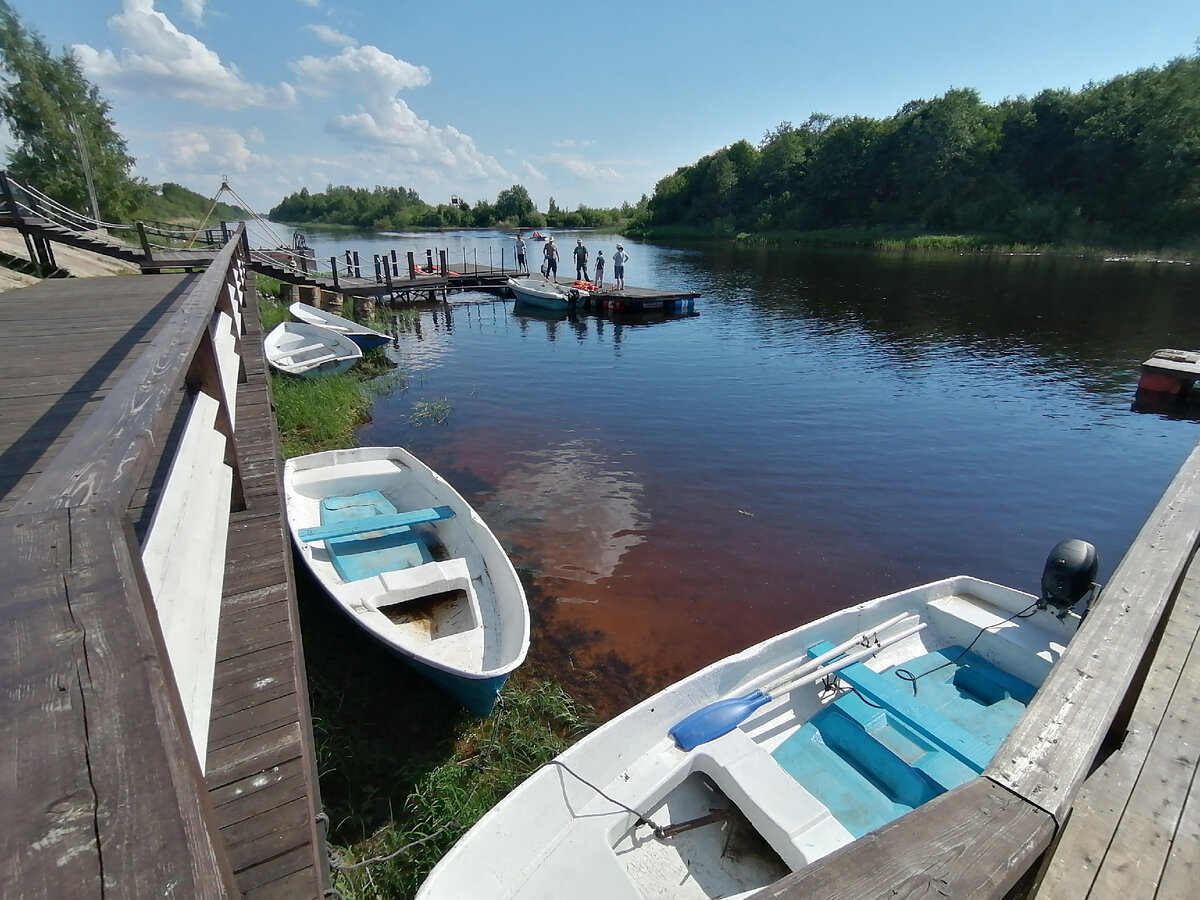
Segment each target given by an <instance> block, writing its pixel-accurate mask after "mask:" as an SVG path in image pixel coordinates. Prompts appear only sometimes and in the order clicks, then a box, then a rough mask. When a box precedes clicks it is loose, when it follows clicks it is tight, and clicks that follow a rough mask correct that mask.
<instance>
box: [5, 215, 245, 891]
mask: <svg viewBox="0 0 1200 900" xmlns="http://www.w3.org/2000/svg"><path fill="white" fill-rule="evenodd" d="M247 259H248V250H247V247H246V238H245V231H244V229H242V228H239V229H238V231H237V233H236V234H235V235H234V237H233V238H232V239H231V240H230V241H229V242H228V244H226V246H225V247H224V249H223V250H222V251H221V253H220V255H219V256H218V258H217V260H216V262H215V263H214V264H213V265H212V266H211V267H210V268H209V269H208V270H207V272H206V273H205V274H204V275H202V276H201V277H200V278H199V279H197V281H196V283H195V284H194V285H193V286H192V288H191V290H190V291H189V293H188V294H187V296H186V298H185V299H184V300H183V301H182V303H181V304H180V306H179V308H178V310H177V311H176V312H175V314H174V315H173V316H172V318H171V319H170V320H169V321H167V322H166V323H164V326H163V327H162V329H161V330H160V332H159V334H158V337H156V338H155V339H154V341H153V342H152V343H151V344H150V345H149V347H148V349H147V350H146V351H145V352H144V353H143V354H142V355H141V357H140V358H138V359H137V361H136V362H135V363H134V364H133V366H132V367H131V368H130V369H129V370H128V371H127V372H126V374H125V375H124V376H123V377H122V378H121V379H120V380H119V382H118V383H117V384H116V385H115V386H114V388H113V390H112V391H111V393H110V394H109V395H108V396H107V397H106V398H105V399H104V400H103V402H102V403H101V404H100V405H99V407H98V408H97V410H96V412H95V413H94V414H93V415H92V416H91V417H90V418H89V419H88V421H87V422H86V423H85V424H84V426H83V428H82V429H81V430H80V431H79V432H78V433H76V435H75V436H74V437H73V438H72V439H71V440H70V441H69V442H68V443H67V444H66V446H65V447H64V448H63V449H62V451H61V452H60V453H59V455H58V456H57V457H56V458H55V459H54V460H53V461H52V462H51V463H50V464H49V465H48V466H47V467H46V468H45V469H44V470H43V472H42V474H41V475H40V476H39V477H38V478H37V480H36V481H35V482H34V484H33V485H32V486H31V488H30V490H29V491H28V492H27V493H26V494H25V495H24V496H23V497H22V498H21V499H19V500H18V501H17V503H16V504H15V505H14V507H13V508H12V509H11V510H10V511H9V512H8V513H7V514H6V515H5V516H4V517H3V518H0V529H2V531H0V571H2V572H3V573H4V575H5V577H6V579H7V580H8V586H7V588H8V591H7V593H8V596H7V598H6V599H5V600H4V601H3V606H4V608H5V628H4V629H3V630H0V683H3V684H4V687H5V691H6V692H7V695H8V696H7V700H6V702H5V706H4V708H5V715H4V716H3V717H2V718H0V740H2V741H3V746H2V747H0V781H2V782H3V794H4V796H5V797H7V798H12V799H11V804H12V805H11V807H10V808H8V809H6V810H5V814H6V823H5V826H4V828H3V835H4V836H3V840H2V842H0V846H2V853H0V895H3V896H24V897H80V896H96V897H100V896H107V891H106V888H107V889H112V888H114V887H118V886H119V887H118V892H119V893H121V894H122V895H124V896H180V897H217V898H220V897H232V896H237V893H238V892H237V889H236V887H235V884H234V879H233V874H232V868H231V866H230V864H229V860H228V859H227V858H226V855H225V851H224V848H223V844H222V842H221V840H220V838H219V837H218V833H217V829H216V826H215V824H214V819H213V815H212V810H211V808H210V805H209V801H208V794H207V789H206V787H205V782H204V775H203V766H204V751H205V745H206V742H207V735H208V716H209V709H210V700H211V693H212V688H213V661H214V654H215V647H216V622H217V616H218V615H219V611H220V602H221V582H222V576H223V570H224V549H225V541H226V535H227V533H228V523H229V513H230V510H231V508H237V507H239V506H240V505H242V503H243V500H242V493H241V481H240V474H239V466H238V454H237V435H236V432H235V430H234V423H235V415H234V408H235V397H236V390H237V384H238V381H239V380H241V379H242V378H244V373H243V372H242V369H241V366H240V355H239V350H240V341H241V335H242V333H243V328H242V315H241V310H242V307H243V305H244V303H245V279H246V264H247ZM64 352H69V346H66V345H64ZM181 420H182V421H183V423H184V424H183V425H182V428H179V427H177V426H178V424H179V423H180V421H181ZM164 449H169V453H167V454H166V455H167V456H168V457H169V458H168V459H165V460H164V459H163V456H164ZM151 466H153V467H155V468H154V469H153V470H152V471H155V472H163V471H166V472H168V474H167V476H166V478H165V480H164V481H163V482H162V485H163V486H162V489H161V491H160V492H158V495H157V499H156V501H155V502H154V509H153V512H152V515H151V517H150V524H149V526H148V528H147V529H146V530H145V533H144V535H143V536H142V537H141V539H140V540H139V538H138V536H137V534H136V533H135V526H134V523H133V521H132V519H131V516H130V515H129V508H130V503H131V501H132V500H133V499H134V495H135V492H137V491H138V489H139V485H140V484H141V483H142V482H143V476H144V475H146V474H147V472H148V470H150V467H151Z"/></svg>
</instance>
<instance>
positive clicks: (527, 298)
mask: <svg viewBox="0 0 1200 900" xmlns="http://www.w3.org/2000/svg"><path fill="white" fill-rule="evenodd" d="M508 289H509V290H510V291H512V292H513V296H514V297H516V298H517V299H518V300H519V301H521V302H522V303H528V304H529V305H531V306H540V307H542V308H543V309H571V308H572V307H574V306H575V304H576V303H581V302H582V301H584V300H586V299H587V298H588V292H587V291H583V290H580V289H579V288H573V287H568V286H566V285H557V284H554V283H553V282H550V281H547V280H546V279H544V278H510V279H508Z"/></svg>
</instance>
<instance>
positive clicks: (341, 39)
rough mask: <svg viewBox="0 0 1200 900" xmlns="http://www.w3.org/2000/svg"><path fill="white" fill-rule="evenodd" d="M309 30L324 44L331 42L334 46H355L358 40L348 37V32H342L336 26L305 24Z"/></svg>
mask: <svg viewBox="0 0 1200 900" xmlns="http://www.w3.org/2000/svg"><path fill="white" fill-rule="evenodd" d="M304 27H305V28H307V29H308V30H309V31H311V32H312V33H313V34H315V35H316V36H317V39H318V40H321V41H324V42H325V43H326V44H332V45H333V46H335V47H355V46H357V45H358V41H356V40H355V39H354V38H352V37H350V35H348V34H342V32H340V31H338V30H337V29H336V28H330V27H329V26H328V25H305V26H304Z"/></svg>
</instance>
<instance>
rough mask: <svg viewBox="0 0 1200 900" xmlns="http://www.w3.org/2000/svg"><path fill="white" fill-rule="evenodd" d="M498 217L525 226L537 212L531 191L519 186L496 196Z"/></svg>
mask: <svg viewBox="0 0 1200 900" xmlns="http://www.w3.org/2000/svg"><path fill="white" fill-rule="evenodd" d="M495 209H496V215H497V216H498V217H499V218H500V219H503V220H505V221H511V222H514V223H516V224H523V223H524V222H526V221H528V219H529V216H530V215H531V214H532V213H533V212H534V211H535V207H534V205H533V200H531V199H530V197H529V191H527V190H525V188H524V187H522V186H521V185H519V184H514V185H513V186H512V187H510V188H505V189H504V190H502V191H501V192H500V193H499V194H498V195H497V196H496V207H495Z"/></svg>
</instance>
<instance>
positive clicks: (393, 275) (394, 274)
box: [392, 250, 400, 278]
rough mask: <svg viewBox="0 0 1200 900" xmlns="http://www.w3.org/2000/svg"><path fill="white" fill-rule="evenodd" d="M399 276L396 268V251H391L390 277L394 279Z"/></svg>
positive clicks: (398, 270)
mask: <svg viewBox="0 0 1200 900" xmlns="http://www.w3.org/2000/svg"><path fill="white" fill-rule="evenodd" d="M399 274H400V269H399V268H398V267H397V266H396V251H395V250H393V251H392V277H393V278H395V277H396V276H398V275H399Z"/></svg>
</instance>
